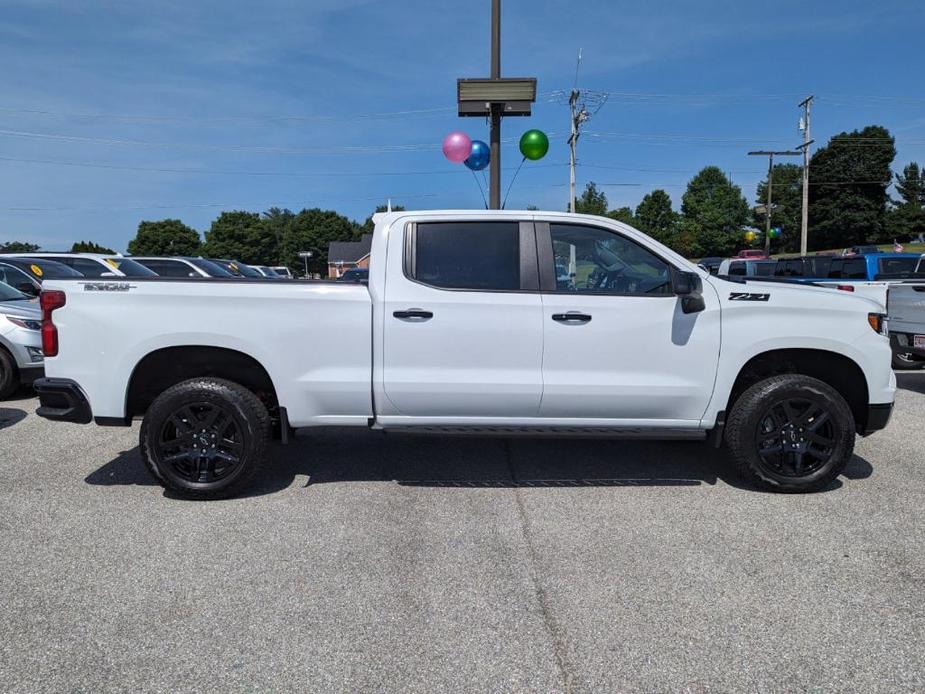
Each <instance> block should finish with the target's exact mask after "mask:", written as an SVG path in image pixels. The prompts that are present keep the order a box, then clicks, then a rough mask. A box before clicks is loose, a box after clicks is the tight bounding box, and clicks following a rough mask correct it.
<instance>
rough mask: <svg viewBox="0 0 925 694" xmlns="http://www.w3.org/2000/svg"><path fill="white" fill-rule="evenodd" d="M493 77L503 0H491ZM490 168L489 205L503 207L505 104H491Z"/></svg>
mask: <svg viewBox="0 0 925 694" xmlns="http://www.w3.org/2000/svg"><path fill="white" fill-rule="evenodd" d="M491 78H492V79H493V80H499V79H501V0H491ZM490 108H491V113H490V115H489V118H490V120H491V126H490V127H491V132H490V133H489V148H490V150H491V160H490V162H489V169H488V207H489V208H490V209H492V210H499V209H501V112H502V110H503V109H504V105H503V104H496V103H493V104H492V105H491V107H490Z"/></svg>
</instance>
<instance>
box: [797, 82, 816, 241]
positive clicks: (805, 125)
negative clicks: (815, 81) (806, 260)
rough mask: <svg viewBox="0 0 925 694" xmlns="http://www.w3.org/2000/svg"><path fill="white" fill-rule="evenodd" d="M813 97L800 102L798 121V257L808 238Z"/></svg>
mask: <svg viewBox="0 0 925 694" xmlns="http://www.w3.org/2000/svg"><path fill="white" fill-rule="evenodd" d="M812 102H813V97H811V96H808V97H806V98H805V99H803V101H801V102H800V107H801V108H802V109H803V117H802V118H801V119H800V130H802V131H803V144H802V145H801V146H800V149H802V150H803V209H802V210H801V213H800V255H806V248H807V242H808V238H809V146H810V145H811V144H812V143H813V141H812V140H810V139H809V107H810V104H812Z"/></svg>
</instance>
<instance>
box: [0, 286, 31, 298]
mask: <svg viewBox="0 0 925 694" xmlns="http://www.w3.org/2000/svg"><path fill="white" fill-rule="evenodd" d="M28 299H29V297H28V296H26V295H25V294H23V293H22V292H21V291H19V290H17V289H13V288H12V287H11V286H10V285H8V284H6V283H5V282H0V301H26V300H28Z"/></svg>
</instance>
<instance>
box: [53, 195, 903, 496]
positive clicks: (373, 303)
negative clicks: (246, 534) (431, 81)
mask: <svg viewBox="0 0 925 694" xmlns="http://www.w3.org/2000/svg"><path fill="white" fill-rule="evenodd" d="M41 304H42V307H43V327H42V335H43V348H44V350H45V356H46V359H45V370H46V373H47V378H45V379H43V380H40V381H39V382H38V383H37V384H36V390H37V391H38V392H39V395H40V399H41V406H40V408H39V410H38V414H39V415H41V416H43V417H47V418H48V419H52V420H64V421H70V422H82V423H88V422H91V421H95V422H96V423H97V424H102V425H125V426H127V425H129V424H130V423H131V421H132V420H133V419H135V418H138V417H143V418H144V419H143V422H142V425H141V429H140V438H141V451H142V455H143V458H144V460H145V461H146V464H147V466H148V467H149V469H150V471H151V473H152V474H153V475H154V477H155V478H156V479H157V480H158V481H159V482H160V483H161V484H163V485H164V486H165V487H167V488H169V489H171V490H174V491H175V492H179V493H181V494H185V495H188V496H190V497H195V498H211V497H219V496H228V495H231V494H234V493H236V492H238V491H240V490H242V489H243V488H245V487H246V486H247V485H248V483H249V482H251V481H252V480H253V479H254V478H255V476H256V475H258V474H259V470H260V467H261V465H262V464H263V463H264V457H265V456H266V450H267V449H266V446H267V441H268V439H269V438H270V436H271V435H273V434H274V433H276V434H278V435H279V436H280V437H281V438H282V439H283V441H284V442H286V441H287V440H288V438H289V436H290V432H291V430H292V429H293V428H297V427H320V426H332V425H336V426H353V427H372V428H375V429H387V430H401V431H406V432H419V433H431V434H433V433H437V434H454V433H480V434H500V435H504V436H509V435H514V434H527V435H549V434H558V435H564V436H578V435H597V436H611V437H615V438H618V437H649V438H675V439H708V438H709V439H711V440H712V441H713V442H714V443H715V444H716V445H720V444H721V443H722V442H725V443H726V444H727V445H728V446H729V448H730V450H731V453H732V458H733V460H734V462H735V463H736V464H737V465H738V466H739V468H740V469H741V470H742V472H743V473H744V474H745V475H746V476H747V477H748V478H749V479H750V480H752V481H753V482H754V483H755V484H757V485H759V486H762V487H766V488H770V489H774V490H779V491H812V490H818V489H821V488H824V487H825V486H827V485H828V484H829V483H830V482H831V481H832V480H833V479H834V478H835V477H836V476H837V475H839V473H840V472H841V471H842V470H843V468H844V466H845V465H846V463H847V462H848V460H849V459H850V457H851V454H852V451H853V446H854V441H855V434H860V435H862V436H863V435H867V434H870V433H871V432H873V431H875V430H877V429H881V428H882V427H884V426H885V425H886V423H887V420H888V419H889V416H890V412H891V409H892V406H893V396H894V392H895V384H896V381H895V378H894V376H893V372H892V370H891V368H890V346H889V341H888V339H887V337H886V335H885V334H884V331H885V325H884V321H883V316H882V314H881V313H880V312H879V310H878V309H877V306H876V304H874V303H873V302H871V301H869V300H866V299H862V298H858V297H855V296H851V295H850V294H847V293H842V292H836V291H832V290H829V289H822V288H818V287H804V286H800V285H796V284H788V283H786V282H773V281H761V282H755V281H751V280H743V281H728V280H723V279H719V278H717V277H711V276H710V275H709V274H708V273H707V272H705V271H703V270H700V269H698V268H697V267H696V266H695V265H693V264H692V263H690V262H688V261H687V260H685V259H684V258H682V257H681V256H679V255H678V254H676V253H674V252H673V251H671V250H670V249H668V248H666V247H665V246H662V245H661V244H659V243H657V242H656V241H654V240H652V239H651V238H649V237H647V236H645V235H644V234H642V233H640V232H638V231H636V230H635V229H633V228H631V227H629V226H627V225H625V224H621V223H619V222H615V221H613V220H610V219H604V218H600V217H592V216H586V215H575V214H563V213H556V212H548V213H547V212H532V211H528V212H517V211H502V212H498V211H445V212H393V213H386V214H379V215H377V216H376V217H375V231H374V232H373V239H372V251H371V260H370V267H369V280H368V284H367V283H345V282H328V281H292V280H279V281H274V280H267V281H264V282H251V281H246V280H238V279H224V278H217V279H199V280H186V279H173V278H161V277H152V278H147V277H138V278H118V279H116V280H113V281H98V280H87V279H76V280H73V281H63V280H59V281H49V282H47V283H46V285H45V291H44V292H43V294H42V299H41Z"/></svg>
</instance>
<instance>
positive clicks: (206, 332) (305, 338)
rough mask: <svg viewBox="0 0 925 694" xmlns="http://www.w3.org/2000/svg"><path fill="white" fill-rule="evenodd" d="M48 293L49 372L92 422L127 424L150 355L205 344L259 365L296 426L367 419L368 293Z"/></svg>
mask: <svg viewBox="0 0 925 694" xmlns="http://www.w3.org/2000/svg"><path fill="white" fill-rule="evenodd" d="M45 289H60V290H63V291H64V292H65V293H66V296H67V303H66V305H65V306H64V307H62V308H60V309H58V310H57V311H55V324H56V325H57V327H58V331H59V334H60V344H61V348H60V353H59V356H57V357H54V358H52V359H49V360H48V364H47V373H48V375H49V376H52V377H54V376H56V375H66V376H67V377H69V378H73V379H75V380H76V381H77V382H78V383H80V384H81V387H82V388H84V390H85V391H86V394H87V396H88V398H89V400H90V402H91V403H93V415H94V416H95V417H102V418H121V417H123V416H124V414H125V407H126V395H127V389H128V384H129V383H130V381H131V376H132V371H133V369H134V368H135V365H136V364H138V362H139V360H140V359H142V358H143V357H145V356H146V355H148V354H151V353H152V352H154V351H156V350H159V349H175V348H177V347H178V346H203V345H205V346H212V347H218V348H225V349H230V350H236V351H238V352H241V353H242V354H245V355H249V356H251V357H253V358H254V359H256V360H257V361H259V362H260V363H261V364H263V365H264V366H265V367H266V370H267V371H268V373H269V374H271V375H272V376H271V377H272V381H273V386H274V388H275V389H276V393H277V395H278V396H279V401H280V402H285V404H286V407H287V411H288V412H287V414H288V417H289V421H290V423H291V424H292V425H293V426H309V425H319V424H355V423H357V422H361V421H362V422H365V421H366V419H367V418H368V417H370V416H371V415H372V397H371V394H370V387H371V370H372V346H371V342H372V340H371V324H372V321H371V313H372V310H371V301H370V296H369V291H368V290H367V288H366V286H365V285H362V284H352V283H346V282H328V281H310V280H307V281H304V280H278V281H274V280H266V281H254V280H241V279H195V280H186V279H171V278H160V277H158V278H131V279H125V280H122V279H120V280H117V281H88V280H83V279H80V280H76V279H75V280H49V281H47V282H46V283H45ZM77 326H79V329H78V328H77ZM87 355H93V358H92V359H90V358H88V357H87ZM306 384H310V385H311V387H307V386H306Z"/></svg>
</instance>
